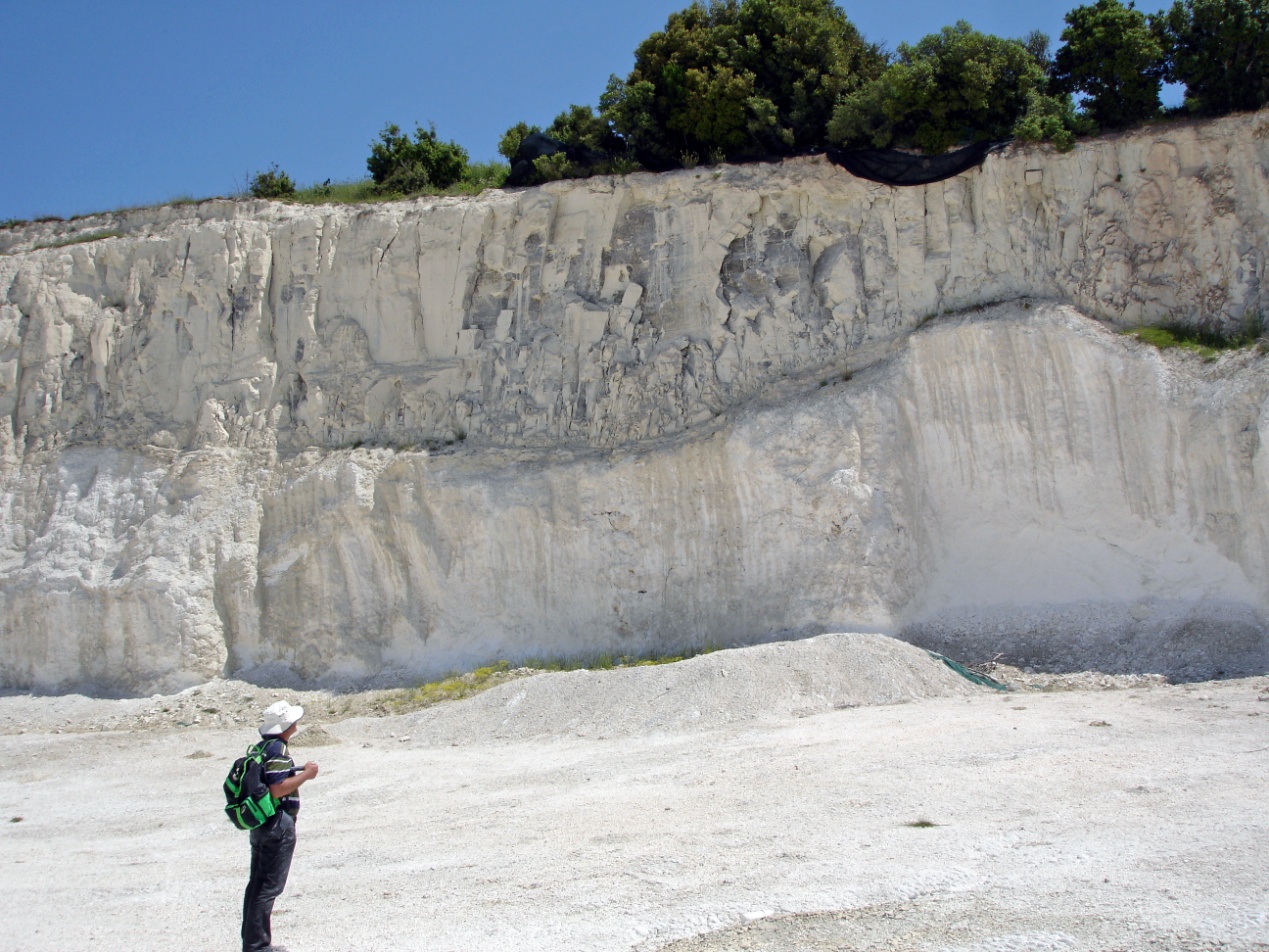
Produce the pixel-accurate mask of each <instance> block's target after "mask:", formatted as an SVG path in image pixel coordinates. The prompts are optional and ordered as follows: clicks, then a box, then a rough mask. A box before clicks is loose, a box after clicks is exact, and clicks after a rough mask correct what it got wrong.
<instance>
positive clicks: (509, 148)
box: [498, 122, 542, 162]
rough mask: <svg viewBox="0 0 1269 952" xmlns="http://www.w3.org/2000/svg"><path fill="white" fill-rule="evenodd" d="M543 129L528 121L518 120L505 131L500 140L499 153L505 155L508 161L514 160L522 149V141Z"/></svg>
mask: <svg viewBox="0 0 1269 952" xmlns="http://www.w3.org/2000/svg"><path fill="white" fill-rule="evenodd" d="M541 131H542V130H541V129H540V128H539V127H538V126H531V125H529V124H528V123H527V122H517V123H516V124H515V125H514V126H512V127H511V128H510V129H508V130H507V131H506V132H504V133H503V134H502V138H501V139H499V140H498V154H499V155H501V156H503V157H504V158H505V159H506V160H507V161H508V162H514V161H515V160H516V153H517V152H519V151H520V143H521V142H523V141H524V140H525V139H527V138H528V137H529V136H531V135H533V133H535V132H541Z"/></svg>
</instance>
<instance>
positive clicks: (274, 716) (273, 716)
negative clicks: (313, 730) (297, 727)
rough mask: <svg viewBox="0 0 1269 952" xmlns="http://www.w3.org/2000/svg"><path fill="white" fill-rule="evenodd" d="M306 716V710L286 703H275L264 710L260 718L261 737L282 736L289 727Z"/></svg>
mask: <svg viewBox="0 0 1269 952" xmlns="http://www.w3.org/2000/svg"><path fill="white" fill-rule="evenodd" d="M303 716H304V708H302V707H300V706H299V705H298V704H288V703H287V702H286V701H274V702H273V703H272V704H270V705H269V706H268V707H267V708H265V710H264V714H263V716H262V717H261V718H260V736H261V737H267V736H268V735H270V734H281V733H283V732H284V731H285V730H286V729H287V728H288V727H290V726H291V725H292V724H294V723H295V722H296V721H298V720H299V719H300V718H301V717H303Z"/></svg>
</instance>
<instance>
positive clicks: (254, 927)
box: [242, 813, 295, 952]
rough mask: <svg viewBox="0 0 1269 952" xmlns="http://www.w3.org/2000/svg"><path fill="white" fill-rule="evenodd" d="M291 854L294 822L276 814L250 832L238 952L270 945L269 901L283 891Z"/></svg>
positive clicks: (271, 940)
mask: <svg viewBox="0 0 1269 952" xmlns="http://www.w3.org/2000/svg"><path fill="white" fill-rule="evenodd" d="M294 853H295V820H294V818H293V817H292V816H291V815H290V814H289V813H278V814H277V815H276V816H274V817H273V819H271V820H270V821H269V822H268V823H266V824H265V825H264V826H262V827H260V828H259V829H256V830H252V831H251V879H250V880H249V881H248V882H247V891H246V893H245V894H244V895H243V897H242V952H262V950H264V949H267V948H268V947H269V946H270V945H271V944H272V943H273V930H272V924H271V922H270V919H271V918H272V916H273V900H275V899H277V898H278V896H280V895H282V890H283V889H285V888H286V877H287V874H288V873H290V871H291V857H292V856H293V855H294Z"/></svg>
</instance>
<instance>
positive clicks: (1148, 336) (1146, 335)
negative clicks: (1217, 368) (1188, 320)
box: [1124, 313, 1265, 360]
mask: <svg viewBox="0 0 1269 952" xmlns="http://www.w3.org/2000/svg"><path fill="white" fill-rule="evenodd" d="M1124 333H1125V334H1127V335H1128V336H1130V337H1135V338H1137V340H1139V341H1142V342H1143V343H1146V344H1151V345H1153V346H1155V347H1157V348H1159V349H1160V350H1172V349H1180V350H1188V351H1190V352H1191V353H1194V354H1197V355H1198V356H1200V357H1202V358H1203V359H1204V360H1216V358H1218V357H1220V355H1221V354H1223V353H1226V352H1227V351H1231V350H1239V349H1241V348H1243V347H1251V346H1257V347H1260V348H1261V349H1262V350H1263V349H1264V343H1265V342H1264V336H1263V335H1264V333H1265V325H1264V318H1263V316H1262V315H1260V314H1259V313H1256V314H1250V315H1248V316H1247V317H1246V318H1244V320H1243V324H1242V327H1241V328H1240V329H1239V331H1238V333H1236V334H1222V333H1219V332H1217V331H1211V330H1203V329H1196V328H1193V327H1184V326H1182V325H1180V324H1161V325H1159V326H1157V327H1135V328H1133V329H1132V330H1127V331H1124Z"/></svg>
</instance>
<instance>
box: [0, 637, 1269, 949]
mask: <svg viewBox="0 0 1269 952" xmlns="http://www.w3.org/2000/svg"><path fill="white" fill-rule="evenodd" d="M745 650H750V649H745ZM802 650H803V649H802V648H800V647H796V646H795V647H792V648H789V649H787V650H786V651H785V652H784V653H783V654H781V655H770V654H767V655H743V654H738V653H733V652H717V653H715V654H714V655H711V656H708V659H694V660H695V661H696V662H697V663H696V664H695V666H694V667H687V668H682V669H681V670H679V671H678V672H675V671H674V669H675V668H680V666H679V665H672V666H665V667H658V668H642V669H636V670H635V671H633V672H632V671H625V672H585V673H581V674H579V673H576V672H575V673H572V674H539V675H534V676H532V677H528V678H523V679H520V680H518V681H516V682H515V683H514V684H509V685H503V686H502V687H500V688H496V689H495V690H494V691H491V692H488V693H487V694H485V695H481V696H480V697H479V698H474V699H470V700H467V701H461V702H454V703H452V704H447V705H443V706H442V707H443V708H444V710H443V711H442V710H440V709H439V708H431V709H428V710H427V711H421V712H416V713H412V714H403V715H392V716H365V714H364V712H365V711H367V710H374V709H376V708H377V707H378V706H381V705H380V702H381V700H382V697H383V695H382V693H381V692H377V693H373V694H367V695H331V694H326V693H323V692H305V693H300V692H280V691H274V690H268V689H263V688H258V687H254V686H252V685H248V684H243V683H242V682H235V681H217V682H212V683H210V684H207V685H203V686H201V687H199V688H195V689H191V690H190V691H187V692H184V693H183V694H181V695H178V696H174V697H170V698H161V697H156V698H147V699H132V700H126V701H109V700H101V699H91V698H83V697H79V696H68V697H32V696H30V695H22V694H10V695H8V696H4V697H0V949H4V950H13V952H43V950H57V952H66V950H116V949H119V950H124V949H126V950H136V952H150V950H153V952H159V950H162V952H170V950H173V949H180V950H184V952H211V950H234V949H236V948H237V947H238V940H237V933H238V925H239V914H240V908H241V894H242V889H243V886H244V885H245V881H246V876H247V864H248V857H249V847H248V843H247V834H245V833H241V832H238V831H236V830H234V829H233V828H232V827H231V826H230V825H229V824H228V823H227V822H226V821H225V819H224V817H223V814H222V813H221V806H222V804H223V798H222V796H221V793H220V783H221V780H222V779H223V777H224V772H225V770H226V768H227V765H228V762H229V761H231V760H232V758H233V757H234V756H236V755H237V754H238V753H239V752H240V750H241V748H244V747H245V746H246V744H248V743H250V742H251V740H252V737H253V735H254V731H253V728H254V719H253V718H254V715H255V713H257V712H258V711H259V709H260V708H262V707H263V706H264V705H265V704H267V703H268V702H269V701H271V700H272V699H273V698H274V696H285V697H288V698H298V699H300V701H301V702H302V703H304V704H305V705H306V708H307V709H308V711H309V714H308V715H307V716H306V718H305V721H306V723H307V725H308V731H307V739H306V735H305V734H301V735H300V737H299V738H297V742H296V744H295V746H294V753H295V756H296V759H297V761H303V760H305V759H313V760H316V761H318V763H319V764H320V766H321V773H320V775H319V776H318V777H317V778H316V779H315V780H313V781H312V782H311V783H310V784H308V785H307V786H306V787H305V789H304V809H303V812H302V814H301V817H300V821H299V846H298V849H297V852H296V856H295V862H294V866H293V868H292V873H291V879H290V882H289V885H288V887H287V891H286V892H285V893H284V895H283V896H282V897H281V899H279V900H278V903H277V906H276V909H275V912H274V919H273V924H274V937H275V940H276V941H277V942H278V944H279V945H280V946H281V947H282V948H285V949H287V950H289V952H345V950H357V952H367V950H407V949H408V950H453V952H471V950H495V952H496V950H514V952H519V950H541V952H571V950H577V952H607V950H612V952H618V950H623V952H624V950H633V952H653V950H665V952H668V950H673V952H689V950H691V952H705V950H709V952H722V950H740V949H751V950H767V952H775V950H780V952H784V950H789V952H792V950H812V952H818V950H880V949H888V950H905V949H907V950H966V952H968V950H975V952H1039V950H1077V952H1078V950H1089V952H1093V950H1100V952H1109V950H1147V949H1149V950H1153V949H1163V950H1198V949H1233V950H1267V949H1269V890H1267V888H1266V882H1269V809H1267V806H1269V790H1267V789H1266V787H1267V785H1269V677H1259V678H1252V679H1243V680H1231V681H1220V682H1207V683H1201V684H1182V685H1171V684H1167V683H1164V682H1163V681H1162V680H1161V679H1159V678H1108V677H1099V676H1096V675H1091V674H1086V675H1078V676H1070V677H1066V678H1043V677H1041V676H1034V677H1027V676H1025V675H1022V674H1021V673H1019V672H1010V677H1008V678H1007V679H1006V680H1008V681H1009V682H1010V683H1011V687H1012V690H1010V691H1009V692H1007V693H1002V692H997V691H993V690H990V689H986V688H981V689H980V688H978V687H975V686H972V685H969V684H968V682H965V683H964V684H963V685H962V684H958V685H954V686H949V685H948V683H947V682H946V680H945V676H946V669H943V668H942V667H941V666H940V665H937V664H936V663H934V662H931V663H930V669H929V671H926V669H925V668H923V667H922V668H920V670H915V668H914V670H913V671H904V672H900V673H903V674H904V676H905V677H907V676H914V677H917V678H918V680H919V679H922V678H924V679H926V680H925V681H921V683H922V684H925V685H926V688H928V690H926V689H924V688H923V689H922V690H921V692H919V693H925V694H928V695H929V696H924V697H921V698H919V699H917V700H913V701H910V702H908V703H900V704H882V705H872V704H862V705H859V706H849V705H846V704H827V705H826V704H824V703H806V704H802V705H801V706H799V703H798V701H797V699H796V698H794V699H793V700H792V701H791V700H790V697H789V690H790V689H789V684H790V683H792V682H790V680H789V677H788V672H789V671H790V670H796V669H797V655H798V652H799V651H802ZM745 659H749V660H745ZM755 659H756V660H755ZM871 663H872V664H873V665H874V668H876V670H874V671H872V672H871V673H870V672H869V671H868V670H865V669H860V668H856V669H853V670H851V671H850V672H844V673H843V674H842V677H843V678H851V679H853V680H854V681H856V682H858V681H859V680H860V679H861V678H862V679H867V678H869V677H873V676H876V677H878V678H880V679H881V680H886V679H887V678H891V679H893V678H894V677H895V676H896V671H897V669H898V668H899V667H901V666H908V667H912V666H914V665H916V666H917V667H920V665H919V664H918V663H917V662H914V661H912V659H911V658H910V657H909V656H907V655H903V656H902V657H901V656H900V653H896V655H895V657H894V658H893V659H892V660H889V661H887V660H885V659H884V658H883V659H881V660H877V659H876V658H874V659H873V662H871ZM684 664H689V663H686V662H685V663H684ZM887 665H890V666H891V668H892V669H893V670H881V669H884V668H885V667H886V666H887ZM685 672H686V673H685ZM914 672H915V673H914ZM728 674H730V676H731V679H732V680H731V681H729V682H728V684H729V685H730V686H731V687H732V688H733V689H734V688H735V687H736V685H737V684H739V686H740V692H739V693H733V694H731V695H728V696H729V697H732V698H733V700H732V701H730V702H728V705H727V708H726V709H718V708H717V707H716V706H715V707H711V706H710V705H711V704H713V703H714V702H713V701H710V700H709V699H710V698H717V697H720V696H721V695H718V694H716V693H715V694H710V693H708V692H705V693H702V692H703V688H701V689H700V690H697V688H700V686H701V685H705V684H706V683H708V684H711V685H712V684H716V683H721V680H722V679H724V678H726V677H727V676H728ZM940 678H944V680H940ZM795 681H796V679H795ZM860 686H861V685H860V684H858V683H854V684H851V685H843V690H845V689H846V688H851V689H852V690H856V691H857V690H858V689H859V688H860ZM967 686H968V687H967ZM865 687H866V685H865ZM711 690H712V688H711ZM659 691H664V693H665V694H676V695H681V696H682V697H683V698H684V705H685V709H686V707H690V708H691V711H692V712H693V714H694V715H695V716H694V717H693V718H691V719H689V720H679V721H675V722H673V724H672V725H671V727H669V728H667V727H666V724H668V723H670V722H669V721H664V720H663V721H660V722H658V725H653V726H647V725H648V724H650V723H651V722H648V721H646V720H645V721H638V720H637V719H638V716H639V715H638V711H637V710H636V708H637V707H639V706H640V705H642V706H644V707H646V702H644V701H638V698H640V697H642V698H646V697H649V696H652V695H650V694H649V693H648V692H652V693H653V694H655V693H656V692H659ZM640 692H642V693H640ZM693 692H695V693H693ZM825 696H827V695H825V693H824V690H823V689H822V687H817V688H816V689H815V698H812V699H811V700H813V701H817V702H822V701H824V697H825ZM737 698H738V699H739V700H736V699H737ZM597 699H598V700H597ZM702 699H704V700H702ZM829 699H830V700H831V697H830V698H829ZM534 705H536V707H534ZM692 705H695V706H694V707H692ZM164 708H166V710H164ZM530 708H532V709H534V710H537V711H538V712H539V713H543V712H545V715H549V717H548V718H547V721H550V722H551V723H554V724H555V725H557V727H556V728H555V729H550V728H547V729H541V728H540V727H539V728H535V729H534V730H535V733H533V735H532V736H522V735H521V734H516V733H515V732H514V731H512V732H509V729H508V727H507V725H508V724H509V723H511V721H512V719H513V715H514V714H515V712H516V711H521V710H529V709H530ZM151 712H153V713H151ZM354 715H360V716H354ZM193 716H198V717H199V718H200V721H199V723H197V724H195V723H193V721H192V718H193ZM547 721H541V720H539V721H537V722H535V723H539V724H541V723H547ZM640 724H643V725H645V726H643V727H640Z"/></svg>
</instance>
